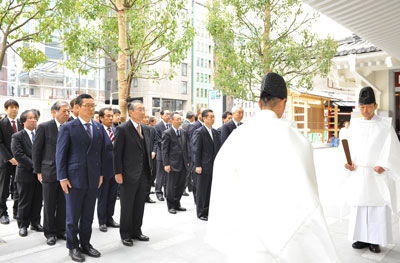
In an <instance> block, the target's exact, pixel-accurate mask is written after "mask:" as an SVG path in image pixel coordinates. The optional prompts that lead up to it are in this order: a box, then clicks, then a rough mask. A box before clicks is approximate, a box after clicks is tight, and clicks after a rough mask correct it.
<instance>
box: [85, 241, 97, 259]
mask: <svg viewBox="0 0 400 263" xmlns="http://www.w3.org/2000/svg"><path fill="white" fill-rule="evenodd" d="M81 250H82V253H83V254H86V255H88V256H89V257H94V258H99V257H100V256H101V254H100V252H99V251H98V250H97V249H95V248H93V246H92V245H90V244H89V245H83V246H82V247H81Z"/></svg>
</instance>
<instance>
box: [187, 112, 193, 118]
mask: <svg viewBox="0 0 400 263" xmlns="http://www.w3.org/2000/svg"><path fill="white" fill-rule="evenodd" d="M193 117H194V113H193V111H188V112H187V113H186V119H191V118H193Z"/></svg>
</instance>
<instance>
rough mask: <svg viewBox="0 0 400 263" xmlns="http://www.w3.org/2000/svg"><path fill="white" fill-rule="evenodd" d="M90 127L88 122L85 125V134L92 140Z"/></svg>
mask: <svg viewBox="0 0 400 263" xmlns="http://www.w3.org/2000/svg"><path fill="white" fill-rule="evenodd" d="M90 125H92V124H91V123H90V122H88V123H85V126H86V132H87V134H88V135H89V138H90V139H91V138H92V132H91V131H90Z"/></svg>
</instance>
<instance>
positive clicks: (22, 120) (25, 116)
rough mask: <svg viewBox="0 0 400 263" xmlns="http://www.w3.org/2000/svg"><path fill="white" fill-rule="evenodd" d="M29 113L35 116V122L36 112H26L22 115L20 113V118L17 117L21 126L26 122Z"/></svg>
mask: <svg viewBox="0 0 400 263" xmlns="http://www.w3.org/2000/svg"><path fill="white" fill-rule="evenodd" d="M29 113H33V115H35V118H36V120H37V119H38V115H37V112H36V110H26V111H24V112H23V113H21V116H20V117H19V119H20V121H21V123H22V124H24V123H25V122H26V120H27V119H28V114H29Z"/></svg>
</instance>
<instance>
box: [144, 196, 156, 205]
mask: <svg viewBox="0 0 400 263" xmlns="http://www.w3.org/2000/svg"><path fill="white" fill-rule="evenodd" d="M155 202H156V201H154V200H152V199H151V198H150V197H148V198H146V203H149V204H154V203H155Z"/></svg>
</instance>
